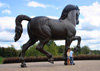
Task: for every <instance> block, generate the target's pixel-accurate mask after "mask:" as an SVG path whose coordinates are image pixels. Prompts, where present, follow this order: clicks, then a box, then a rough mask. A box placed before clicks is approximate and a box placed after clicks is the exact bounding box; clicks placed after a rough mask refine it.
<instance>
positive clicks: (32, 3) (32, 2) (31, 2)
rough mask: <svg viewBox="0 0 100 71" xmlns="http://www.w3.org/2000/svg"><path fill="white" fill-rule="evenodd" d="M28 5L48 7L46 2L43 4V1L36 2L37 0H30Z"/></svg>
mask: <svg viewBox="0 0 100 71" xmlns="http://www.w3.org/2000/svg"><path fill="white" fill-rule="evenodd" d="M27 6H30V7H43V8H46V7H47V6H46V5H45V4H41V3H38V2H35V1H30V2H29V3H28V4H27Z"/></svg>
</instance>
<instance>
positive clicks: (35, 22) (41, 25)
mask: <svg viewBox="0 0 100 71" xmlns="http://www.w3.org/2000/svg"><path fill="white" fill-rule="evenodd" d="M29 24H30V31H31V32H32V34H33V35H36V36H38V37H39V38H45V37H48V38H51V39H54V40H57V39H65V38H66V37H70V36H72V35H75V33H76V30H75V27H74V26H73V25H70V23H69V22H63V21H62V20H55V19H49V18H47V17H43V16H40V17H35V18H33V19H32V20H31V21H30V22H29Z"/></svg>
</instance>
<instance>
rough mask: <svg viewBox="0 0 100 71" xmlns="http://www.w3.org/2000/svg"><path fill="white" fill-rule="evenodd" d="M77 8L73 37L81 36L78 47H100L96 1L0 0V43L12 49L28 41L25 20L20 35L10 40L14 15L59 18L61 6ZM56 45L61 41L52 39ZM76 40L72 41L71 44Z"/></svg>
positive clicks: (98, 1) (99, 13)
mask: <svg viewBox="0 0 100 71" xmlns="http://www.w3.org/2000/svg"><path fill="white" fill-rule="evenodd" d="M68 4H73V5H77V6H78V7H79V8H80V16H79V21H80V22H79V25H77V26H76V30H77V33H76V35H77V36H81V38H82V41H81V47H82V46H85V45H87V46H89V48H90V49H91V50H100V0H0V46H1V47H8V46H11V45H14V47H15V48H16V49H21V48H20V46H22V45H23V44H25V43H26V42H27V41H28V39H29V38H28V34H27V23H28V22H27V21H23V22H22V25H23V29H24V31H23V34H22V36H21V38H20V40H18V41H17V42H14V35H15V18H16V17H17V16H18V15H20V14H24V15H27V16H29V17H35V16H47V17H49V18H52V19H59V17H60V16H61V13H62V10H63V8H64V7H65V6H66V5H68ZM55 42H56V44H57V45H65V41H64V40H58V41H55ZM76 44H77V41H74V42H72V44H71V46H72V47H73V46H75V45H76Z"/></svg>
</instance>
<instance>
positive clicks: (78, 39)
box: [72, 36, 81, 52]
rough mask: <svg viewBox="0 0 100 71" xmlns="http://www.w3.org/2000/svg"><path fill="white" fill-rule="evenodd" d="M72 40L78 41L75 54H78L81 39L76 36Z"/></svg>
mask: <svg viewBox="0 0 100 71" xmlns="http://www.w3.org/2000/svg"><path fill="white" fill-rule="evenodd" d="M72 40H77V41H78V43H77V46H76V48H74V52H76V51H78V50H79V49H80V43H81V37H80V36H74V37H72Z"/></svg>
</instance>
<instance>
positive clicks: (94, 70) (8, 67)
mask: <svg viewBox="0 0 100 71" xmlns="http://www.w3.org/2000/svg"><path fill="white" fill-rule="evenodd" d="M26 64H27V66H28V67H26V68H21V67H20V63H14V64H0V71H100V60H82V61H75V65H67V66H65V65H64V61H55V62H54V64H51V63H48V62H30V63H26Z"/></svg>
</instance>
